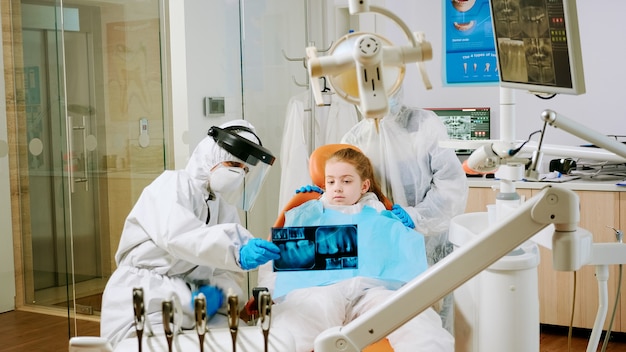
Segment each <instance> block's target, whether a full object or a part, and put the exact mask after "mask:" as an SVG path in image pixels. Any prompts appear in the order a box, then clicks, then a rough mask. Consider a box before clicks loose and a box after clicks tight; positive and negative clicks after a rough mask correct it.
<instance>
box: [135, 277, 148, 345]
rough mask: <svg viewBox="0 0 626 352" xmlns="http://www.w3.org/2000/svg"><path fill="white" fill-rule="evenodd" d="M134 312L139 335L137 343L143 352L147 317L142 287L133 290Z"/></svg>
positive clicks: (136, 329)
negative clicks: (142, 342) (142, 341)
mask: <svg viewBox="0 0 626 352" xmlns="http://www.w3.org/2000/svg"><path fill="white" fill-rule="evenodd" d="M133 311H134V313H135V331H136V333H137V341H138V343H139V352H141V350H142V349H141V348H142V344H141V339H142V337H143V329H144V325H145V324H144V323H145V321H146V317H145V315H144V314H145V306H144V300H143V289H142V288H140V287H136V288H133Z"/></svg>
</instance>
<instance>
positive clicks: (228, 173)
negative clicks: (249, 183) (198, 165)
mask: <svg viewBox="0 0 626 352" xmlns="http://www.w3.org/2000/svg"><path fill="white" fill-rule="evenodd" d="M244 176H245V171H244V169H242V168H240V167H226V166H220V167H218V168H217V169H215V170H213V171H211V178H210V180H209V187H210V188H211V190H212V191H213V192H217V193H227V192H230V191H234V190H235V189H237V187H239V186H241V184H242V183H243V178H244Z"/></svg>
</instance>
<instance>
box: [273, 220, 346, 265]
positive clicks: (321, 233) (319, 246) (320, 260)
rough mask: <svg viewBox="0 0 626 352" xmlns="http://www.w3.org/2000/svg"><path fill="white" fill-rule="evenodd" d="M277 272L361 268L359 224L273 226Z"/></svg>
mask: <svg viewBox="0 0 626 352" xmlns="http://www.w3.org/2000/svg"><path fill="white" fill-rule="evenodd" d="M272 241H273V242H274V243H275V244H276V245H277V246H278V247H279V248H280V258H279V259H277V260H274V265H273V266H274V271H305V270H341V269H357V268H358V245H357V225H324V226H302V227H273V228H272Z"/></svg>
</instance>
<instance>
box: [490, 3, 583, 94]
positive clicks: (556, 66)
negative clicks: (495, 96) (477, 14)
mask: <svg viewBox="0 0 626 352" xmlns="http://www.w3.org/2000/svg"><path fill="white" fill-rule="evenodd" d="M491 17H492V22H493V26H494V38H495V41H496V52H497V56H498V68H499V72H500V85H501V86H503V87H509V88H517V89H524V90H528V91H531V92H537V93H548V94H549V93H554V94H556V93H565V94H583V93H584V92H585V83H584V74H583V66H582V54H581V48H580V38H579V34H578V19H577V14H576V1H575V0H491Z"/></svg>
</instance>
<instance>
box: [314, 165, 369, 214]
mask: <svg viewBox="0 0 626 352" xmlns="http://www.w3.org/2000/svg"><path fill="white" fill-rule="evenodd" d="M325 173H326V194H327V196H328V201H329V202H330V204H333V205H353V204H356V202H358V201H359V198H361V196H362V195H363V194H364V193H365V192H367V191H368V190H369V187H370V181H369V180H362V179H361V177H359V174H358V173H357V172H356V169H355V168H354V166H352V165H351V164H349V163H346V162H342V161H333V160H329V161H328V162H327V163H326V168H325Z"/></svg>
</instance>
